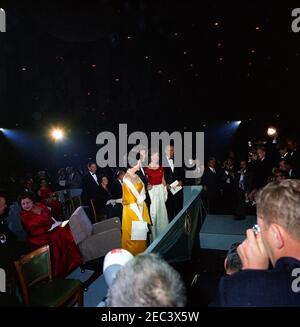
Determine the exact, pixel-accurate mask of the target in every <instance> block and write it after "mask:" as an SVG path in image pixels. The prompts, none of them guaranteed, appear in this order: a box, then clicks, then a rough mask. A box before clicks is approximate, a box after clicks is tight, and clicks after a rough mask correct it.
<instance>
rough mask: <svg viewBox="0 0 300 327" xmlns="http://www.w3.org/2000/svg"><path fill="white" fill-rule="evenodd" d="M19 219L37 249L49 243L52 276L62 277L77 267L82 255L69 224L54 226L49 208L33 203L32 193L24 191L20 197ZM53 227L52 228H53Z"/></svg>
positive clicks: (31, 243)
mask: <svg viewBox="0 0 300 327" xmlns="http://www.w3.org/2000/svg"><path fill="white" fill-rule="evenodd" d="M20 203H21V207H22V209H23V210H22V212H21V220H22V224H23V226H24V228H25V230H26V231H27V233H28V240H27V241H28V243H29V245H30V246H31V248H32V249H33V250H34V249H37V248H39V247H41V246H44V245H46V244H49V245H50V248H51V254H52V266H53V275H54V277H64V276H66V275H67V274H68V273H69V272H71V271H72V270H74V269H75V268H76V267H78V266H79V265H80V264H81V262H82V257H81V254H80V251H79V248H78V246H77V245H76V243H75V241H74V238H73V235H72V232H71V230H70V227H69V224H67V225H65V226H64V227H61V226H60V225H58V226H56V227H54V226H53V224H54V220H53V219H52V218H51V215H50V211H49V209H48V208H47V207H46V206H45V205H44V204H42V203H34V198H33V195H32V194H30V193H24V194H23V195H21V197H20ZM53 227H54V228H53Z"/></svg>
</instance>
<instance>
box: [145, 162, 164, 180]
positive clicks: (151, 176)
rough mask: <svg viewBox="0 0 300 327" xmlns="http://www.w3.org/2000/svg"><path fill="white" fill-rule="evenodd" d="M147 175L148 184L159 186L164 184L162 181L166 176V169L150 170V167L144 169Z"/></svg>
mask: <svg viewBox="0 0 300 327" xmlns="http://www.w3.org/2000/svg"><path fill="white" fill-rule="evenodd" d="M144 170H145V173H146V174H147V177H148V182H149V184H151V185H159V184H162V182H163V181H162V179H163V176H164V168H163V167H161V166H159V168H157V169H150V168H148V167H145V168H144Z"/></svg>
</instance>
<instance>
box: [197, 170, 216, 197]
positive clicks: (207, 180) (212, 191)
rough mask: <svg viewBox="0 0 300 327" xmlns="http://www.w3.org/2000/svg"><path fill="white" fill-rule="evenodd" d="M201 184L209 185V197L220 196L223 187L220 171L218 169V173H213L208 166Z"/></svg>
mask: <svg viewBox="0 0 300 327" xmlns="http://www.w3.org/2000/svg"><path fill="white" fill-rule="evenodd" d="M201 185H203V186H206V187H207V195H208V197H216V196H219V195H220V189H221V175H220V172H219V171H218V170H217V169H216V173H213V172H212V171H211V170H210V169H209V167H206V168H205V170H204V173H203V175H202V179H201Z"/></svg>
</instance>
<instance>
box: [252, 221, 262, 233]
mask: <svg viewBox="0 0 300 327" xmlns="http://www.w3.org/2000/svg"><path fill="white" fill-rule="evenodd" d="M252 230H253V232H254V234H255V235H257V234H258V233H260V227H259V226H258V225H257V224H255V225H254V226H253V227H252Z"/></svg>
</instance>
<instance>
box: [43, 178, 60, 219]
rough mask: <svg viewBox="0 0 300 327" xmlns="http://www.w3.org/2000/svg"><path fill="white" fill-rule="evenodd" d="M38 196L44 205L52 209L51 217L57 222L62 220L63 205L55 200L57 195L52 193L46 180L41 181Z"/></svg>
mask: <svg viewBox="0 0 300 327" xmlns="http://www.w3.org/2000/svg"><path fill="white" fill-rule="evenodd" d="M38 195H39V197H40V198H41V201H42V203H44V204H45V205H46V206H47V207H50V208H51V215H52V216H53V217H54V218H55V219H56V220H61V203H60V202H59V201H58V200H57V199H56V198H55V193H54V192H52V190H51V189H50V187H49V186H48V184H47V181H46V180H45V179H42V180H41V185H40V189H39V190H38Z"/></svg>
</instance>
